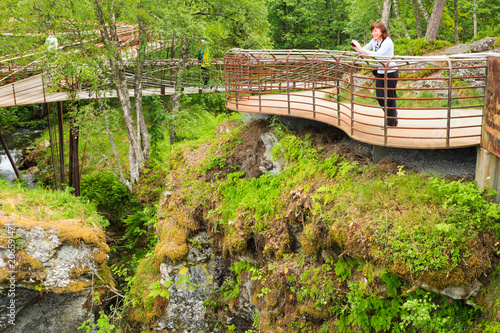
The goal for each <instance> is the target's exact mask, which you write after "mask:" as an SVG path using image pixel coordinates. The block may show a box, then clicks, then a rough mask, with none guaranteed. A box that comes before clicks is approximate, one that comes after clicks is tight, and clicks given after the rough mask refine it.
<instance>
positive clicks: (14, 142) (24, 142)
mask: <svg viewBox="0 0 500 333" xmlns="http://www.w3.org/2000/svg"><path fill="white" fill-rule="evenodd" d="M41 134H42V130H41V129H19V130H17V131H16V132H14V133H12V134H11V135H9V136H6V137H4V139H5V142H6V144H7V147H8V148H9V151H10V155H11V156H12V158H13V159H14V161H15V164H16V166H19V164H20V162H21V157H22V156H21V149H23V148H26V147H27V146H29V145H30V144H31V143H32V140H35V139H36V138H38V137H39V136H40V135H41ZM20 173H21V179H22V180H23V181H26V182H27V183H28V187H29V188H33V186H35V184H34V181H33V175H26V173H25V172H24V171H20ZM0 177H1V178H4V179H6V180H7V181H8V182H12V181H13V180H15V179H17V176H16V173H15V171H14V168H13V167H12V165H11V164H10V161H9V158H8V156H7V154H6V153H5V151H4V150H3V147H2V146H1V145H0Z"/></svg>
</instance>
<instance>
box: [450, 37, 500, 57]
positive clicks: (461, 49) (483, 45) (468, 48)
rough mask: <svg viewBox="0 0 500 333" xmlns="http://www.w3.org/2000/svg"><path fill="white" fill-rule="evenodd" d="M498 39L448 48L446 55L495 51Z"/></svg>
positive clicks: (490, 38) (493, 38)
mask: <svg viewBox="0 0 500 333" xmlns="http://www.w3.org/2000/svg"><path fill="white" fill-rule="evenodd" d="M496 39H497V38H496V37H486V38H483V39H481V40H478V41H475V42H472V43H470V44H459V45H455V46H452V47H449V48H447V49H446V50H445V51H444V54H446V55H454V54H463V53H478V52H488V51H493V52H495V51H494V49H493V48H494V44H495V41H496Z"/></svg>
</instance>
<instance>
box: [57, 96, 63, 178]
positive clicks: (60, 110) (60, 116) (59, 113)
mask: <svg viewBox="0 0 500 333" xmlns="http://www.w3.org/2000/svg"><path fill="white" fill-rule="evenodd" d="M57 123H58V125H59V163H60V166H59V167H60V168H59V177H60V178H59V179H60V180H61V184H63V183H64V132H63V104H62V102H59V103H57Z"/></svg>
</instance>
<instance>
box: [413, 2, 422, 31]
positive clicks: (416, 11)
mask: <svg viewBox="0 0 500 333" xmlns="http://www.w3.org/2000/svg"><path fill="white" fill-rule="evenodd" d="M413 14H414V15H415V22H416V23H417V37H418V38H422V21H421V20H420V10H419V9H418V3H417V0H413Z"/></svg>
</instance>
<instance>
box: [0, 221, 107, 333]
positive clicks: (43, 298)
mask: <svg viewBox="0 0 500 333" xmlns="http://www.w3.org/2000/svg"><path fill="white" fill-rule="evenodd" d="M108 252H109V248H108V246H107V245H106V242H105V238H104V233H103V231H102V230H100V229H98V228H93V227H90V226H87V225H86V224H85V223H84V222H83V221H77V220H60V221H50V222H46V221H33V220H30V219H25V218H22V217H18V216H4V215H0V329H5V332H76V331H77V327H78V326H80V325H81V324H82V323H83V321H85V319H87V314H88V312H89V310H88V309H85V308H84V303H85V302H86V301H87V299H88V298H89V295H90V292H89V287H90V286H92V285H93V280H97V279H96V275H97V274H98V275H100V276H104V275H105V274H103V271H104V269H105V261H106V260H107V253H108ZM51 314H52V315H51ZM13 324H15V325H13Z"/></svg>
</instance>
